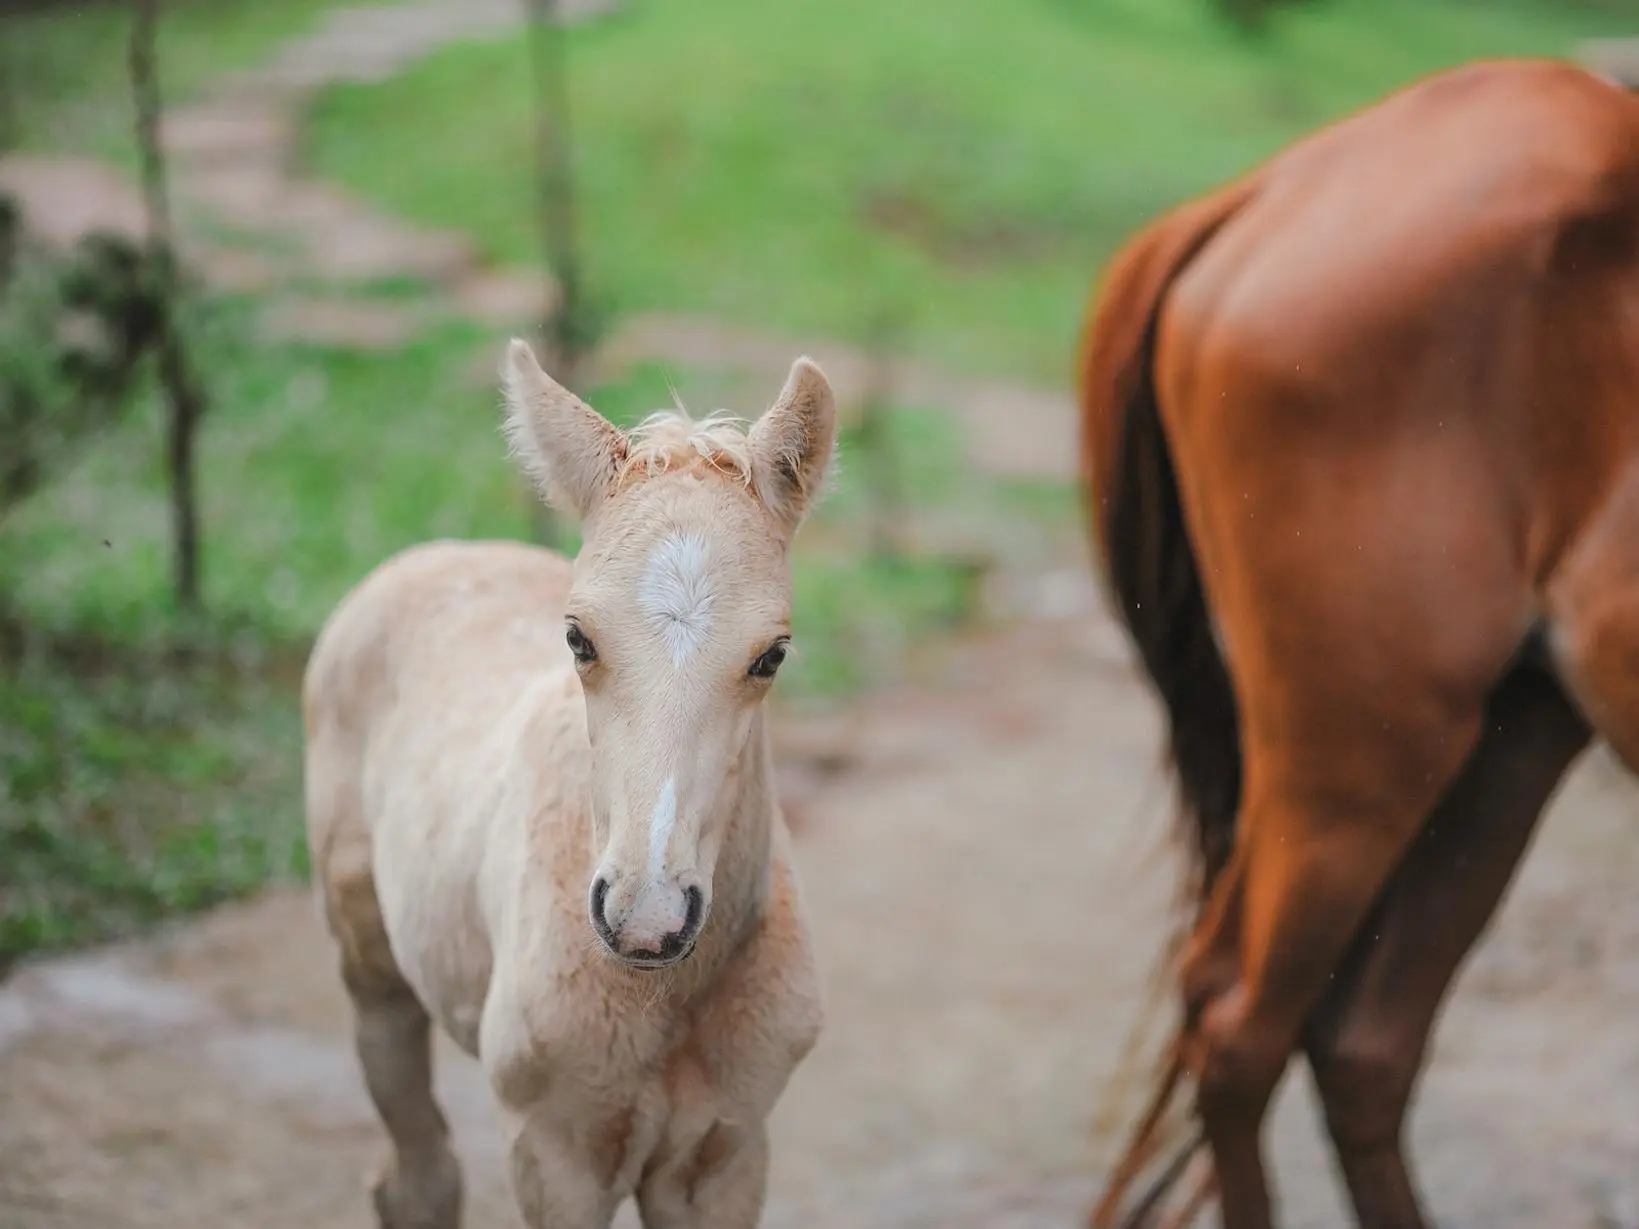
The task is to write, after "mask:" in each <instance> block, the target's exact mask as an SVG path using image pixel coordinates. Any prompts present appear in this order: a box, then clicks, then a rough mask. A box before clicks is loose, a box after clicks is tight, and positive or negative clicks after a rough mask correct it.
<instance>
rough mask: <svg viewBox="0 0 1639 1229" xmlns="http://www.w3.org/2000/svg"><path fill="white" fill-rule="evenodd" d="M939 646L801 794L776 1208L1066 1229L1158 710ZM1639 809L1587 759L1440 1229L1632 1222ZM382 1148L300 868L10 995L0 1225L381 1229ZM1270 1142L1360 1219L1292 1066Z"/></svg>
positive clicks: (47, 972)
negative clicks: (810, 1047) (377, 1219)
mask: <svg viewBox="0 0 1639 1229" xmlns="http://www.w3.org/2000/svg"><path fill="white" fill-rule="evenodd" d="M945 663H946V664H945V668H944V669H943V670H942V672H941V674H940V677H939V678H937V679H936V680H934V681H931V682H929V683H927V684H926V685H923V686H921V687H919V688H918V689H917V690H915V691H908V692H905V693H902V694H897V695H894V696H890V697H878V698H875V699H873V700H870V701H867V702H863V703H861V704H860V705H859V706H858V708H857V711H855V712H853V713H851V714H849V722H848V725H849V727H850V728H852V729H853V730H855V731H856V733H857V734H858V735H859V745H860V746H861V747H862V748H863V753H862V755H861V756H860V758H859V759H858V761H857V762H856V763H854V765H853V766H852V768H851V769H850V771H848V772H847V773H845V774H843V775H842V776H840V777H839V778H837V779H835V780H834V781H832V782H831V783H830V784H829V785H828V786H827V788H825V789H824V790H823V791H822V792H820V793H818V794H817V795H816V796H815V797H814V798H812V799H811V801H810V802H809V804H808V805H807V806H806V807H805V810H804V827H803V830H802V833H801V835H800V838H799V843H800V862H801V871H802V874H803V876H804V879H805V886H806V890H807V894H808V899H809V902H810V907H811V909H812V913H813V917H814V921H815V928H816V931H817V938H818V941H819V944H820V946H821V951H822V956H823V960H824V965H825V969H826V976H827V981H828V985H829V993H830V1027H829V1031H828V1033H827V1035H826V1036H825V1038H824V1039H823V1041H822V1042H821V1044H820V1046H819V1047H818V1049H817V1050H816V1051H815V1052H814V1054H813V1056H812V1057H811V1059H810V1060H809V1061H808V1063H807V1064H806V1065H805V1066H804V1067H803V1068H802V1069H801V1070H800V1071H799V1072H798V1074H797V1076H796V1078H795V1080H794V1081H793V1083H792V1086H791V1089H790V1092H789V1094H788V1096H787V1098H786V1099H785V1101H784V1102H783V1103H782V1105H781V1106H780V1109H779V1111H778V1114H777V1118H776V1123H775V1130H774V1135H775V1141H776V1142H775V1147H776V1159H775V1169H774V1176H773V1185H772V1191H771V1196H770V1200H769V1206H768V1212H767V1216H766V1218H765V1224H766V1225H767V1226H769V1229H796V1227H799V1226H801V1227H803V1229H833V1227H834V1229H913V1227H914V1229H922V1227H924V1226H926V1227H928V1229H932V1227H934V1226H939V1227H941V1229H964V1227H968V1226H972V1227H974V1229H978V1227H981V1226H983V1227H987V1229H988V1227H992V1226H995V1227H999V1229H1006V1227H1019V1229H1022V1227H1025V1226H1032V1227H1034V1226H1042V1227H1046V1226H1065V1227H1068V1226H1072V1225H1075V1224H1077V1223H1078V1220H1079V1217H1080V1216H1081V1214H1082V1212H1083V1211H1084V1209H1085V1207H1086V1206H1087V1203H1088V1201H1089V1199H1090V1198H1091V1197H1092V1195H1093V1194H1094V1192H1095V1190H1096V1187H1097V1183H1098V1175H1099V1174H1100V1172H1101V1170H1102V1167H1103V1166H1104V1165H1106V1164H1107V1163H1108V1161H1109V1159H1110V1153H1111V1150H1112V1148H1113V1147H1114V1143H1115V1140H1114V1133H1113V1132H1112V1131H1111V1130H1110V1128H1109V1125H1108V1124H1107V1123H1106V1124H1103V1125H1101V1124H1100V1123H1099V1121H1098V1117H1097V1112H1096V1111H1097V1107H1098V1105H1099V1103H1100V1101H1101V1100H1102V1099H1103V1097H1104V1096H1105V1094H1106V1093H1107V1091H1108V1086H1109V1083H1110V1080H1111V1078H1112V1075H1113V1073H1114V1071H1115V1069H1116V1067H1117V1066H1118V1063H1119V1057H1120V1054H1121V1050H1122V1046H1123V1043H1124V1041H1125V1039H1126V1037H1127V1033H1128V1030H1129V1028H1130V1027H1131V1025H1132V1023H1133V1021H1134V1018H1135V1015H1136V1013H1137V1012H1138V1010H1139V1004H1140V1002H1141V999H1142V994H1141V988H1142V984H1143V979H1144V976H1145V974H1146V973H1147V971H1148V969H1149V967H1150V964H1149V962H1150V960H1151V958H1152V956H1153V954H1154V951H1155V947H1156V943H1157V940H1158V936H1159V934H1160V926H1161V919H1162V918H1163V916H1164V914H1165V909H1166V904H1167V901H1168V900H1169V898H1170V891H1171V884H1172V880H1171V878H1170V875H1171V872H1172V865H1171V863H1170V862H1169V861H1168V858H1167V855H1166V854H1165V847H1164V846H1163V845H1161V844H1159V843H1158V841H1157V839H1156V838H1157V833H1158V832H1160V831H1161V830H1162V829H1161V826H1162V825H1163V824H1164V823H1165V820H1166V816H1165V801H1166V797H1165V793H1164V791H1163V789H1162V787H1161V784H1160V780H1159V778H1158V775H1157V773H1156V771H1155V762H1156V737H1157V724H1156V718H1155V712H1154V710H1153V708H1152V707H1151V704H1150V701H1149V700H1148V698H1147V696H1146V695H1145V693H1144V692H1142V691H1141V690H1140V689H1139V687H1138V685H1137V684H1136V683H1135V682H1134V681H1133V678H1132V676H1131V674H1130V672H1129V668H1128V666H1127V664H1126V661H1125V659H1124V657H1123V655H1122V653H1121V651H1120V645H1119V640H1118V638H1117V637H1115V636H1114V635H1113V632H1112V630H1111V629H1110V627H1109V626H1108V625H1107V624H1106V623H1104V622H1102V621H1101V620H1100V619H1098V618H1092V617H1086V616H1078V617H1077V618H1075V619H1072V620H1069V621H1066V622H1063V623H1057V624H1053V623H1043V622H1037V623H1034V624H1029V625H1026V626H1024V627H1022V628H1018V629H1015V630H1014V631H1013V632H1010V633H1008V634H1006V635H1005V636H996V635H992V636H989V637H985V638H982V639H980V640H978V641H976V642H974V643H971V644H967V645H964V646H961V647H960V648H958V649H956V650H954V651H952V652H950V653H949V654H947V655H945ZM1634 804H1635V797H1634V791H1633V789H1632V787H1631V786H1630V785H1629V783H1628V782H1627V781H1626V780H1625V779H1624V778H1622V777H1621V776H1619V775H1618V774H1617V773H1616V772H1615V771H1614V770H1613V769H1612V768H1611V767H1610V765H1609V763H1608V762H1607V761H1605V760H1604V759H1603V757H1602V756H1600V755H1599V754H1598V753H1594V754H1593V755H1591V756H1590V757H1589V758H1588V759H1587V760H1585V761H1584V763H1583V764H1582V765H1581V766H1580V767H1579V769H1578V770H1577V772H1576V774H1575V776H1574V777H1573V779H1572V780H1571V781H1570V782H1569V783H1568V784H1567V786H1566V787H1565V789H1564V791H1563V792H1562V794H1561V796H1560V799H1559V801H1558V803H1557V804H1556V806H1555V808H1554V811H1553V813H1552V815H1551V816H1550V818H1549V820H1548V823H1547V825H1546V828H1545V830H1544V832H1543V834H1542V836H1541V838H1540V840H1539V843H1538V845H1537V847H1536V849H1535V851H1534V853H1533V856H1532V858H1531V860H1530V863H1529V865H1528V868H1527V871H1526V873H1525V874H1524V876H1523V878H1522V880H1521V881H1520V883H1519V884H1518V885H1517V887H1516V890H1515V892H1514V894H1513V897H1512V899H1511V901H1510V903H1509V905H1508V907H1507V909H1506V911H1505V914H1504V916H1503V918H1502V919H1501V921H1500V922H1499V924H1498V926H1497V928H1496V930H1495V931H1494V932H1493V934H1492V936H1491V937H1490V939H1489V940H1488V942H1487V943H1486V945H1485V946H1484V948H1483V949H1482V950H1481V952H1480V954H1479V955H1478V956H1477V957H1476V959H1475V960H1474V962H1473V963H1472V965H1471V966H1470V967H1469V969H1468V971H1467V973H1466V975H1465V977H1464V979H1463V981H1462V983H1461V986H1460V989H1459V993H1458V994H1457V996H1456V999H1455V1001H1454V1002H1453V1004H1452V1006H1451V1008H1450V1010H1449V1011H1448V1013H1447V1016H1446V1019H1445V1022H1444V1025H1443V1028H1442V1030H1441V1033H1440V1035H1439V1039H1438V1044H1437V1047H1436V1051H1435V1054H1434V1058H1433V1066H1432V1071H1431V1074H1430V1076H1429V1078H1428V1080H1427V1082H1426V1084H1425V1087H1424V1091H1423V1094H1422V1098H1421V1103H1420V1107H1419V1109H1418V1112H1417V1117H1416V1122H1415V1128H1414V1132H1413V1134H1414V1140H1415V1145H1416V1149H1417V1152H1418V1154H1419V1157H1420V1163H1421V1164H1420V1168H1421V1175H1422V1179H1423V1182H1424V1185H1425V1187H1426V1189H1427V1191H1428V1192H1429V1196H1430V1200H1431V1202H1432V1205H1433V1208H1434V1210H1435V1212H1436V1213H1437V1215H1438V1216H1439V1218H1440V1223H1441V1224H1442V1225H1444V1226H1447V1227H1448V1229H1449V1227H1459V1229H1461V1227H1468V1226H1473V1227H1478V1226H1494V1227H1499V1229H1525V1227H1527V1226H1530V1227H1532V1229H1535V1227H1539V1226H1550V1227H1552V1229H1611V1227H1613V1226H1616V1227H1620V1229H1633V1227H1634V1226H1639V1164H1636V1161H1639V894H1636V892H1635V887H1634V885H1635V884H1636V883H1639V815H1635V811H1636V810H1639V808H1636V807H1635V805H1634ZM440 1084H441V1087H442V1089H443V1093H442V1096H443V1101H444V1104H445V1106H446V1108H447V1109H448V1111H449V1113H450V1115H451V1117H452V1118H453V1119H454V1121H455V1122H456V1124H457V1130H458V1137H459V1145H460V1148H461V1151H462V1153H463V1155H464V1156H465V1158H466V1161H467V1166H468V1175H469V1188H470V1192H471V1196H470V1202H469V1208H470V1213H469V1217H468V1223H469V1225H471V1226H473V1227H474V1229H500V1227H503V1226H509V1227H510V1226H513V1225H514V1224H515V1222H514V1220H513V1219H512V1213H511V1209H510V1207H509V1204H508V1200H507V1197H506V1194H505V1190H504V1187H503V1184H502V1178H501V1154H500V1140H499V1136H498V1135H497V1133H496V1130H495V1127H494V1125H493V1124H492V1122H491V1121H490V1118H489V1115H488V1109H487V1102H486V1094H485V1089H484V1085H483V1082H482V1080H481V1079H480V1078H479V1076H478V1074H477V1072H476V1070H475V1069H474V1068H473V1067H472V1065H471V1064H470V1063H468V1062H467V1060H466V1059H464V1058H463V1057H461V1056H460V1055H458V1054H456V1053H454V1052H453V1051H447V1052H446V1053H445V1055H444V1058H443V1061H442V1066H441V1069H440ZM379 1146H380V1137H379V1135H378V1133H377V1127H376V1125H375V1123H374V1121H373V1120H372V1117H371V1114H370V1112H369V1109H368V1107H367V1104H366V1102H365V1099H364V1096H363V1092H362V1088H361V1085H360V1080H359V1076H358V1074H357V1070H356V1068H355V1066H354V1064H353V1059H352V1056H351V1053H350V1049H349V1044H348V1040H347V1036H346V1033H345V1017H344V1009H343V1001H342V997H341V994H340V991H339V989H338V986H337V983H336V979H335V977H334V976H333V974H332V968H331V957H330V952H329V949H328V947H327V942H326V940H325V938H324V937H323V935H322V934H321V931H320V929H319V926H318V924H317V921H316V918H315V914H314V911H313V909H312V907H311V904H310V901H309V899H308V897H307V895H306V894H305V893H304V892H300V891H287V892H276V893H273V894H270V895H268V896H265V897H263V898H261V899H259V900H255V901H252V902H249V903H247V904H244V905H242V906H237V907H234V908H230V909H225V910H223V911H221V912H219V913H217V914H216V915H214V916H212V917H209V918H206V919H204V920H203V921H201V922H199V923H198V924H195V925H191V926H188V927H185V928H182V929H179V930H178V931H176V932H174V933H172V934H169V935H165V936H162V937H160V938H158V939H154V940H150V941H148V942H145V943H141V944H136V945H132V946H128V947H123V948H119V949H114V950H109V951H105V952H96V953H90V954H87V955H84V956H81V957H77V958H74V959H71V960H65V961H61V962H56V963H50V964H45V965H40V966H36V967H33V968H27V969H23V970H21V971H19V972H18V974H17V975H16V976H15V978H14V979H13V981H12V982H11V983H10V984H9V985H7V986H6V987H5V988H4V989H3V990H0V1226H3V1227H4V1229H195V1227H198V1229H206V1227H210V1229H219V1227H221V1229H229V1227H231V1229H239V1227H243V1229H343V1227H346V1229H368V1227H369V1225H370V1221H369V1218H368V1213H367V1210H366V1203H365V1198H364V1194H363V1180H364V1176H365V1174H366V1173H367V1172H368V1171H369V1169H370V1168H371V1166H372V1165H373V1163H374V1161H375V1159H376V1157H377V1155H378V1148H379ZM1270 1147H1271V1152H1272V1155H1273V1156H1274V1157H1275V1159H1276V1163H1277V1165H1278V1173H1279V1181H1280V1187H1281V1192H1282V1196H1283V1203H1284V1210H1285V1214H1286V1220H1285V1223H1286V1224H1287V1225H1291V1226H1312V1227H1317V1229H1318V1227H1321V1226H1331V1225H1341V1224H1345V1223H1346V1221H1345V1219H1344V1218H1343V1215H1342V1212H1341V1207H1340V1205H1339V1203H1338V1201H1337V1196H1336V1194H1335V1188H1334V1182H1333V1178H1332V1174H1331V1169H1330V1162H1329V1159H1328V1156H1327V1154H1326V1152H1325V1151H1324V1149H1323V1146H1322V1144H1321V1143H1320V1141H1319V1138H1318V1136H1317V1135H1316V1132H1315V1120H1314V1118H1313V1110H1312V1104H1311V1101H1310V1097H1309V1090H1308V1086H1307V1079H1306V1077H1305V1076H1303V1075H1301V1073H1299V1074H1297V1076H1296V1078H1293V1079H1291V1080H1289V1082H1288V1086H1287V1089H1286V1091H1285V1094H1284V1095H1283V1098H1282V1101H1281V1103H1280V1106H1279V1109H1278V1113H1277V1115H1276V1118H1275V1122H1274V1124H1273V1128H1272V1130H1271V1134H1270ZM624 1216H625V1218H624V1219H623V1220H622V1222H621V1223H622V1225H623V1226H626V1225H632V1224H635V1218H634V1217H632V1216H631V1214H630V1212H629V1211H628V1212H627V1213H626V1214H624Z"/></svg>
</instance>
